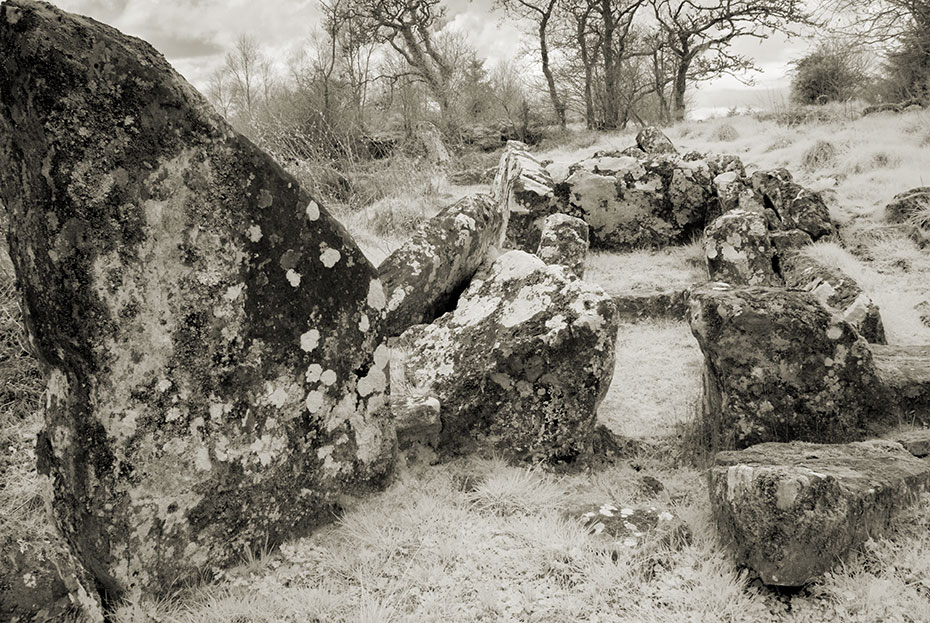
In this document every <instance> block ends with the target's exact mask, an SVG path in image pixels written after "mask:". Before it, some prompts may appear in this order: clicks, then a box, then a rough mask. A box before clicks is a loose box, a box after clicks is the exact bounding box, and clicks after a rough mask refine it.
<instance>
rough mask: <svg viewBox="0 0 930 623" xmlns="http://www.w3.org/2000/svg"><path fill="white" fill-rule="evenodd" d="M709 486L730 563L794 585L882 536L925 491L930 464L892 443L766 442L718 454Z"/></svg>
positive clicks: (765, 578) (780, 583) (772, 581)
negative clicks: (729, 549)
mask: <svg viewBox="0 0 930 623" xmlns="http://www.w3.org/2000/svg"><path fill="white" fill-rule="evenodd" d="M709 485H710V486H709V493H710V501H711V508H712V511H713V515H714V519H715V520H716V523H717V526H718V529H719V530H720V531H721V533H722V535H723V537H724V540H725V541H726V542H727V543H728V544H729V546H730V548H731V550H732V552H733V553H734V555H735V558H736V562H737V563H738V564H742V565H746V566H747V567H749V568H750V569H752V570H754V571H755V572H756V573H758V574H759V576H760V577H761V579H762V581H763V582H764V583H766V584H772V585H777V586H802V585H804V584H806V583H807V582H809V581H811V580H813V579H815V578H817V576H819V575H821V574H823V573H824V572H826V571H829V570H830V568H831V567H833V565H834V564H836V562H837V561H838V560H840V558H841V556H843V554H845V553H846V552H847V551H849V550H850V549H851V548H852V547H855V546H856V545H859V544H860V543H862V542H863V541H865V540H866V539H868V538H870V537H874V536H878V535H880V534H881V533H882V531H884V530H886V529H887V528H888V524H889V522H890V520H891V518H892V517H894V515H895V514H896V513H897V512H898V511H899V510H901V509H902V508H905V507H907V506H908V505H910V504H912V503H913V502H914V501H915V500H916V499H917V498H918V494H920V493H921V492H923V491H926V490H927V487H928V486H930V463H928V462H927V461H921V460H920V459H916V458H914V457H913V456H911V455H910V454H909V453H908V452H907V451H905V450H904V448H902V447H901V446H900V445H899V444H897V443H894V442H890V441H880V440H873V441H866V442H860V443H850V444H840V445H828V444H823V445H822V444H812V443H799V442H795V443H765V444H760V445H757V446H753V447H751V448H748V449H746V450H742V451H739V452H721V453H719V454H718V455H717V457H716V460H715V461H714V466H713V467H712V468H711V469H710V472H709Z"/></svg>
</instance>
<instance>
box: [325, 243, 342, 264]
mask: <svg viewBox="0 0 930 623" xmlns="http://www.w3.org/2000/svg"><path fill="white" fill-rule="evenodd" d="M325 247H326V245H325V244H323V245H320V248H321V249H323V252H322V253H320V261H321V262H322V263H323V266H325V267H326V268H332V267H333V266H335V265H336V262H338V261H339V260H340V258H342V254H341V253H340V252H339V251H338V250H336V249H330V248H325Z"/></svg>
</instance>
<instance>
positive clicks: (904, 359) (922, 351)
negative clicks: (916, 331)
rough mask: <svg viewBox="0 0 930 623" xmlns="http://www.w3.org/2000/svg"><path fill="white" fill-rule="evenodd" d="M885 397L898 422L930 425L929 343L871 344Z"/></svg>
mask: <svg viewBox="0 0 930 623" xmlns="http://www.w3.org/2000/svg"><path fill="white" fill-rule="evenodd" d="M872 357H873V359H874V361H875V368H876V371H877V372H878V376H879V378H880V379H881V381H882V386H883V387H884V389H885V400H886V402H887V403H888V404H889V406H890V407H891V409H892V413H893V415H894V416H895V418H896V420H897V421H898V422H902V423H904V422H906V423H912V424H922V425H924V426H930V346H882V345H878V344H876V345H873V346H872Z"/></svg>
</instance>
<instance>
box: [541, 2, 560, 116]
mask: <svg viewBox="0 0 930 623" xmlns="http://www.w3.org/2000/svg"><path fill="white" fill-rule="evenodd" d="M553 4H554V3H553ZM550 6H552V5H550ZM550 17H551V12H550V13H548V14H546V15H544V16H543V19H541V20H540V22H539V55H540V58H541V60H542V70H543V74H544V75H545V76H546V84H547V85H548V86H549V98H550V99H551V100H552V108H553V109H555V118H556V120H557V121H558V123H559V127H560V128H561V129H563V130H564V129H565V104H563V103H562V100H561V99H560V98H559V93H558V91H556V88H555V77H554V76H553V75H552V68H551V67H549V44H548V42H547V41H546V27H547V26H548V25H549V18H550Z"/></svg>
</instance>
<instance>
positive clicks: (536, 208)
mask: <svg viewBox="0 0 930 623" xmlns="http://www.w3.org/2000/svg"><path fill="white" fill-rule="evenodd" d="M553 186H554V184H553V182H552V178H551V177H550V176H549V172H548V171H546V169H545V167H543V165H542V164H540V163H539V161H538V160H536V158H534V157H533V156H532V154H530V152H529V148H528V147H527V146H526V145H525V144H524V143H521V142H519V141H507V149H506V150H504V154H503V155H502V156H501V160H500V165H499V166H498V169H497V175H496V176H495V178H494V184H493V185H492V186H491V196H492V197H493V198H494V200H495V201H496V202H497V203H498V204H499V205H500V207H501V209H502V210H503V213H504V215H505V221H506V222H507V225H506V227H507V232H506V242H505V243H504V246H506V247H507V248H510V249H520V250H522V251H526V252H527V253H533V252H534V251H536V248H537V247H538V246H539V236H540V233H541V232H542V224H543V219H545V217H547V216H549V215H550V214H552V213H554V212H557V211H558V208H557V207H556V205H555V201H554V198H553Z"/></svg>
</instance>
